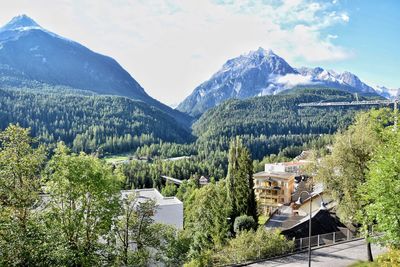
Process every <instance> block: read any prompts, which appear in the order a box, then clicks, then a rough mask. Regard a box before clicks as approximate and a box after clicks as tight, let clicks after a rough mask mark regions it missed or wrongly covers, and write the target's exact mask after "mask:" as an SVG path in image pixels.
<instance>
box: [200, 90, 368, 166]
mask: <svg viewBox="0 0 400 267" xmlns="http://www.w3.org/2000/svg"><path fill="white" fill-rule="evenodd" d="M363 99H364V98H363ZM354 100H355V98H354V96H353V95H352V94H350V93H347V92H343V91H338V90H333V89H332V90H331V89H327V88H324V89H322V90H298V91H294V92H290V93H288V94H282V95H275V96H263V97H255V98H250V99H246V100H228V101H226V102H224V103H222V104H220V105H218V106H217V107H215V108H213V109H211V110H209V111H207V112H206V113H204V114H203V115H202V116H201V117H200V119H199V120H198V121H197V122H196V123H195V124H194V125H193V132H194V134H195V135H197V136H198V137H199V140H198V143H200V142H204V143H209V144H211V143H212V144H219V145H220V147H221V149H224V150H226V149H227V147H228V146H229V140H230V139H231V138H232V137H235V136H240V137H241V138H242V139H243V142H244V144H245V145H246V146H247V147H248V148H249V149H250V151H251V152H252V157H253V158H255V159H262V158H263V157H264V156H265V155H269V154H278V153H279V152H280V151H281V150H282V149H284V148H285V147H289V146H293V147H296V146H302V145H303V144H305V143H307V142H310V141H312V140H313V139H316V138H318V137H319V135H320V134H333V133H335V132H336V131H337V130H338V129H343V128H345V127H347V126H348V125H349V124H351V122H352V121H353V118H354V116H355V113H356V111H358V110H363V109H369V107H367V108H365V107H364V108H363V107H355V106H348V107H325V108H318V107H299V106H298V104H300V103H309V102H320V101H325V102H326V101H354ZM210 140H212V141H210Z"/></svg>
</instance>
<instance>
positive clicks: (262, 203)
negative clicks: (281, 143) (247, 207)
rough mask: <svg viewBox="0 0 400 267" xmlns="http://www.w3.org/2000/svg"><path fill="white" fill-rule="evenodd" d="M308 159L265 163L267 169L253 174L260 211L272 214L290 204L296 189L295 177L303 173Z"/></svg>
mask: <svg viewBox="0 0 400 267" xmlns="http://www.w3.org/2000/svg"><path fill="white" fill-rule="evenodd" d="M307 163H308V161H296V162H282V163H273V164H265V170H264V171H263V172H259V173H256V174H254V175H253V179H254V192H255V195H256V199H257V204H258V208H259V211H260V213H262V214H267V215H268V214H272V213H273V212H274V211H275V210H277V209H278V208H280V207H282V206H283V205H284V204H290V202H291V198H292V193H293V192H294V190H295V177H296V176H299V175H301V173H302V167H303V166H304V165H306V164H307Z"/></svg>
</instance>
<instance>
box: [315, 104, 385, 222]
mask: <svg viewBox="0 0 400 267" xmlns="http://www.w3.org/2000/svg"><path fill="white" fill-rule="evenodd" d="M389 117H390V112H389V111H388V110H380V111H374V112H369V113H361V114H359V115H358V116H357V118H356V121H355V123H354V124H353V125H351V126H350V127H349V128H348V129H347V130H346V131H344V132H343V133H338V134H336V136H335V141H334V144H333V147H332V154H330V155H327V156H326V157H325V158H324V159H323V160H322V162H321V163H320V164H319V166H318V168H317V175H316V176H317V178H318V179H320V180H322V181H323V182H324V185H325V188H326V190H327V191H328V192H330V193H331V195H332V196H333V198H334V199H335V200H336V201H337V204H338V213H339V215H340V217H341V219H342V220H344V221H345V222H347V223H363V222H362V220H363V219H362V218H365V217H364V216H363V215H362V214H361V215H360V217H361V219H360V218H357V216H356V215H357V212H355V211H360V212H361V213H363V206H364V205H365V203H364V202H363V201H362V197H361V195H360V194H359V188H360V187H361V185H362V184H363V183H365V181H366V175H367V173H368V162H369V161H370V160H371V158H372V157H373V155H374V153H375V151H376V148H377V147H378V146H379V145H380V144H381V143H382V141H383V139H382V138H383V137H382V131H383V129H384V126H385V125H387V123H388V122H389V119H390V118H389Z"/></svg>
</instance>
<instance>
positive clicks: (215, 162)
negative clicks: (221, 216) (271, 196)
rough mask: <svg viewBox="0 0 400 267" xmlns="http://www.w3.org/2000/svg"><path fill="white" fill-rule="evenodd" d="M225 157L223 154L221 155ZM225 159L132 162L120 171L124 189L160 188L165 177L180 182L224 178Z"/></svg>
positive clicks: (194, 158)
mask: <svg viewBox="0 0 400 267" xmlns="http://www.w3.org/2000/svg"><path fill="white" fill-rule="evenodd" d="M223 156H225V154H223ZM226 161H227V160H226V159H225V158H220V159H218V158H217V156H216V158H213V157H209V158H207V160H205V159H204V157H203V156H195V157H192V158H188V159H181V160H171V161H170V160H160V159H156V160H154V161H152V162H147V161H142V160H132V161H130V162H129V163H128V164H122V165H121V170H122V172H123V173H124V175H125V177H126V182H125V186H124V187H125V188H126V189H130V188H151V187H157V188H161V185H162V181H161V176H162V175H166V176H169V177H174V178H177V179H180V180H187V179H189V178H197V179H198V178H199V177H200V176H201V175H204V176H207V177H216V179H217V180H220V179H222V178H224V175H225V173H226V170H225V169H226V165H225V167H224V163H223V162H226Z"/></svg>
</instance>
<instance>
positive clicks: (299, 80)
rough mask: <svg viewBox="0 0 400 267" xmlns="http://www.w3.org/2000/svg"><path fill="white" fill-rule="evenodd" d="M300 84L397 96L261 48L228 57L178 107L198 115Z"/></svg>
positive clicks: (350, 77)
mask: <svg viewBox="0 0 400 267" xmlns="http://www.w3.org/2000/svg"><path fill="white" fill-rule="evenodd" d="M298 87H307V88H333V89H340V90H343V91H346V92H350V93H357V94H359V95H364V96H373V95H376V96H378V95H381V96H384V97H393V96H396V94H397V93H396V91H394V90H390V89H387V88H382V87H379V88H378V89H374V88H372V87H371V86H369V85H367V84H366V83H364V82H362V81H361V80H360V79H359V78H358V77H357V76H356V75H354V74H353V73H350V72H347V71H345V72H343V73H337V72H335V71H333V70H325V69H323V68H321V67H317V68H307V67H302V68H294V67H292V66H290V65H289V64H288V63H287V62H286V61H285V60H284V59H283V58H282V57H280V56H278V55H277V54H275V53H274V52H273V51H272V50H265V49H263V48H261V47H260V48H259V49H258V50H256V51H251V52H249V53H248V54H244V55H241V56H239V57H236V58H233V59H230V60H228V61H227V62H226V63H225V64H224V65H223V66H222V68H221V69H220V70H219V71H218V72H216V73H215V74H214V75H213V76H212V77H211V78H210V79H209V80H207V81H205V82H203V83H202V84H200V85H199V86H198V87H196V88H195V89H194V91H193V92H192V93H191V94H190V95H189V96H188V97H187V98H186V99H185V100H184V101H183V102H182V103H180V104H179V106H178V107H177V109H178V110H180V111H182V112H185V113H188V114H191V115H192V116H199V115H201V114H203V113H204V112H205V111H207V110H208V109H210V108H212V107H214V106H216V105H218V104H220V103H221V102H223V101H225V100H227V99H231V98H237V99H246V98H249V97H254V96H264V95H276V94H279V93H281V92H283V91H286V90H290V89H293V88H298Z"/></svg>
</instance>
